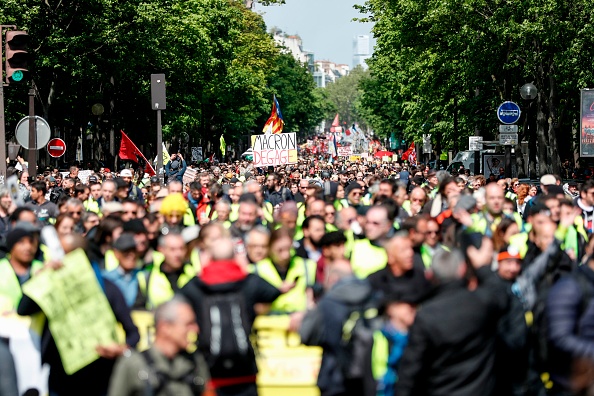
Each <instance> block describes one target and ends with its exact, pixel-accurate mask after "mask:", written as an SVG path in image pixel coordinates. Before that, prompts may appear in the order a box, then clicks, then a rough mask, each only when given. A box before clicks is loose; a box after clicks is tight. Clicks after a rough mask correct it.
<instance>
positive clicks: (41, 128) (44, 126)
mask: <svg viewBox="0 0 594 396" xmlns="http://www.w3.org/2000/svg"><path fill="white" fill-rule="evenodd" d="M30 118H31V117H25V118H23V119H22V120H20V121H19V123H18V124H17V126H16V132H15V136H16V140H17V142H19V144H20V145H21V146H22V147H23V148H24V149H25V150H29V149H30V148H29V121H30ZM35 132H36V134H35V144H34V145H33V147H31V149H33V150H39V149H42V148H44V147H45V146H46V145H47V142H49V140H50V137H51V129H50V126H49V124H48V123H47V121H46V120H44V119H43V118H41V117H39V116H35Z"/></svg>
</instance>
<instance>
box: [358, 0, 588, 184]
mask: <svg viewBox="0 0 594 396" xmlns="http://www.w3.org/2000/svg"><path fill="white" fill-rule="evenodd" d="M361 10H362V11H363V12H366V13H369V14H370V15H371V16H370V19H371V20H372V21H374V22H375V27H374V34H375V36H376V38H377V46H376V50H375V54H374V56H373V58H372V59H371V60H370V61H369V64H370V69H371V82H369V83H367V84H366V85H364V86H365V88H364V89H365V92H366V94H365V95H364V100H363V103H364V107H366V108H367V109H368V111H369V112H370V113H371V114H373V115H374V116H375V117H372V118H371V121H372V122H373V123H374V124H373V127H374V128H376V127H377V128H378V129H380V130H382V131H383V132H387V131H389V130H390V129H391V128H394V129H401V130H403V132H404V134H405V135H406V136H408V137H409V138H413V139H416V140H420V135H421V134H422V133H426V129H425V128H423V126H426V125H429V132H430V133H432V134H433V135H434V136H435V137H436V138H437V140H438V142H437V143H438V145H437V146H439V144H440V143H441V144H442V145H443V147H444V148H461V147H460V146H458V147H456V145H457V142H459V141H464V140H465V137H467V136H468V135H473V134H478V135H482V136H484V137H485V139H488V140H491V139H493V138H495V137H496V133H497V125H498V121H497V118H496V116H495V109H496V108H497V106H498V105H499V103H501V102H502V101H504V100H515V101H518V102H521V99H520V98H519V87H521V86H522V85H523V84H524V83H526V82H530V81H533V82H534V83H535V85H536V86H537V88H538V89H539V96H538V98H537V100H536V103H535V105H534V106H535V107H536V110H537V111H536V114H537V128H536V129H537V135H538V141H539V144H538V145H536V144H534V146H535V148H537V150H538V158H539V163H540V171H541V173H546V172H551V171H553V172H558V170H559V153H562V155H563V156H568V155H569V154H570V153H571V149H572V147H571V141H570V139H560V138H561V137H562V136H571V134H572V128H574V125H575V123H576V117H577V112H576V109H577V102H578V100H579V91H578V88H580V87H583V86H584V85H585V84H587V83H588V81H589V82H591V81H593V79H592V77H593V75H592V70H591V68H589V67H587V66H586V65H587V59H591V57H592V52H593V49H592V46H591V45H588V44H586V43H589V44H591V43H592V35H591V34H592V29H593V28H592V18H593V16H592V14H591V13H590V12H589V10H588V7H587V4H586V3H585V2H584V1H581V0H579V1H577V2H571V3H568V2H556V1H552V0H549V1H545V2H544V3H543V2H537V1H528V2H523V3H521V4H520V3H517V4H516V3H514V4H513V5H508V6H503V5H497V6H493V5H491V4H489V3H484V2H479V1H475V0H472V1H470V2H468V1H467V2H462V1H458V0H455V1H451V2H438V1H433V0H422V1H415V2H412V1H410V0H369V1H367V3H366V5H365V6H364V7H361ZM372 90H373V91H372ZM374 95H375V96H379V97H380V98H382V99H385V101H384V102H383V105H382V106H377V104H378V101H379V100H375V98H374V97H373V96H374ZM523 105H524V104H523ZM385 121H387V123H388V124H387V125H386V123H385ZM455 127H456V128H455ZM521 137H524V138H527V139H529V140H533V139H536V136H533V137H530V136H521ZM533 151H534V150H533ZM516 153H517V154H519V153H521V147H520V146H518V147H516ZM532 154H534V153H531V158H532V161H531V169H532V172H531V174H532V175H535V174H536V172H535V162H536V161H535V159H536V156H535V155H534V156H532ZM518 158H521V155H518Z"/></svg>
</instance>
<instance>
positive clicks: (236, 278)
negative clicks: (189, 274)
mask: <svg viewBox="0 0 594 396" xmlns="http://www.w3.org/2000/svg"><path fill="white" fill-rule="evenodd" d="M211 254H212V261H211V262H210V263H208V265H207V266H205V267H204V268H203V270H202V273H201V274H200V276H199V277H197V278H194V279H192V280H191V281H190V282H188V283H187V284H186V285H185V286H184V287H183V288H182V289H181V290H180V294H181V295H182V296H183V297H185V298H186V299H187V300H188V302H189V303H190V305H191V306H192V308H193V309H194V312H195V313H196V320H197V322H198V326H199V327H200V332H201V336H200V337H201V338H204V335H205V334H210V333H211V329H210V328H207V327H208V325H207V323H212V322H213V312H212V309H211V312H205V311H206V309H205V308H206V307H205V303H204V302H205V300H206V299H208V298H212V297H211V296H215V298H217V299H221V298H222V296H224V295H227V296H231V295H232V294H235V293H237V292H239V293H240V294H241V297H242V300H243V304H242V305H243V307H244V308H245V317H243V315H244V313H243V312H242V313H241V315H240V316H242V323H241V326H242V327H243V328H244V329H245V331H246V332H247V334H249V333H250V332H251V329H252V324H253V322H254V319H255V317H256V314H255V311H254V304H256V303H271V302H273V301H274V300H276V299H277V298H278V296H280V295H281V290H279V289H277V288H276V287H274V286H272V285H271V284H269V283H268V282H266V281H265V280H263V279H262V278H260V277H259V276H257V275H254V274H248V273H246V272H245V270H244V269H243V268H242V267H241V266H240V265H239V264H238V263H237V262H236V261H235V259H234V251H233V242H232V241H231V239H229V238H222V239H220V240H218V241H217V242H216V249H213V250H212V252H211ZM288 290H289V286H287V289H285V290H283V292H286V291H288ZM216 311H217V312H221V316H222V313H223V312H224V311H222V310H219V309H216ZM238 314H239V313H238ZM218 321H219V322H220V323H223V324H224V323H228V322H233V321H232V320H230V319H229V318H218ZM244 321H247V323H245V322H244ZM233 323H234V322H233ZM234 324H236V323H234ZM223 332H224V330H223ZM236 336H237V335H236ZM212 337H213V338H214V335H213V336H212ZM221 338H223V337H221ZM211 339H212V338H211ZM221 343H225V340H222V341H221ZM207 344H208V345H207ZM212 344H213V342H209V343H203V344H201V343H200V341H199V343H198V348H199V349H200V350H201V352H202V353H203V354H204V357H205V358H206V361H207V363H208V364H209V366H210V371H211V379H212V384H213V386H214V387H215V389H216V391H217V395H218V396H227V395H241V396H253V395H257V394H258V392H257V388H256V374H257V373H258V368H257V367H256V357H255V354H254V350H253V348H252V345H251V343H250V342H247V348H248V350H247V359H246V360H248V361H249V362H248V363H247V364H238V363H239V362H235V361H231V362H227V364H226V365H225V367H221V366H219V365H217V366H214V365H213V359H212V358H213V352H212V349H213V348H212Z"/></svg>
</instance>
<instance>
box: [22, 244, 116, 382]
mask: <svg viewBox="0 0 594 396" xmlns="http://www.w3.org/2000/svg"><path fill="white" fill-rule="evenodd" d="M63 264H64V267H63V268H61V269H59V270H55V271H54V270H46V271H42V272H40V273H39V274H38V275H37V276H34V277H33V278H31V280H29V281H28V282H26V283H25V284H24V285H23V293H24V294H26V295H28V296H29V297H31V298H32V299H33V300H34V301H35V302H36V303H37V304H38V305H39V306H40V307H41V309H42V310H43V312H44V314H45V316H46V317H47V318H48V321H49V328H50V330H51V332H52V336H53V337H54V340H55V342H56V346H57V347H58V352H59V353H60V357H61V359H62V364H63V365H64V371H65V372H66V374H73V373H75V372H77V371H78V370H80V369H81V368H83V367H85V366H87V365H88V364H90V363H92V362H94V361H95V360H97V359H98V358H99V355H98V354H97V352H96V350H95V348H96V347H97V346H98V345H105V344H112V343H115V342H117V334H116V330H117V325H116V319H115V316H114V314H113V311H112V310H111V307H110V305H109V302H108V301H107V298H106V297H105V294H104V293H103V291H102V290H101V287H100V285H99V282H98V281H97V277H96V275H95V271H93V268H92V267H91V264H90V263H89V259H88V258H87V256H86V254H85V252H84V251H83V250H82V249H77V250H75V251H73V252H71V253H69V254H67V255H66V256H65V257H64V260H63Z"/></svg>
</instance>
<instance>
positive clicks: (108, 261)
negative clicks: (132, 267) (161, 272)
mask: <svg viewBox="0 0 594 396" xmlns="http://www.w3.org/2000/svg"><path fill="white" fill-rule="evenodd" d="M104 261H105V271H107V272H110V271H113V270H114V269H116V268H118V267H119V266H120V262H119V261H118V259H117V258H116V256H115V253H114V252H113V250H112V249H109V250H108V251H106V252H105V260H104ZM156 262H158V263H159V265H160V264H161V263H162V262H163V255H162V254H161V253H160V252H157V251H155V252H153V266H154V265H157V264H156ZM144 266H145V265H144V261H142V259H138V260H136V268H139V269H141V268H143V267H144Z"/></svg>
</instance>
